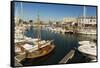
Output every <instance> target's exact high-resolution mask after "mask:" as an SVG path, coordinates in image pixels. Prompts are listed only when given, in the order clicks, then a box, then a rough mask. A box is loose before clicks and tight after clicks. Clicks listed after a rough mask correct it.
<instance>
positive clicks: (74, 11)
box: [14, 2, 96, 21]
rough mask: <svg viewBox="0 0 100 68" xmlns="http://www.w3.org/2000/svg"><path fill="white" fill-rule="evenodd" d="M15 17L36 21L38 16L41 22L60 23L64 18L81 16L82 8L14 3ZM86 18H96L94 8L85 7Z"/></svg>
mask: <svg viewBox="0 0 100 68" xmlns="http://www.w3.org/2000/svg"><path fill="white" fill-rule="evenodd" d="M14 3H15V5H14V7H15V9H14V10H15V17H19V18H21V19H23V20H26V21H28V20H36V18H37V15H38V14H39V16H40V19H41V20H43V21H47V20H53V21H55V20H56V21H60V20H62V19H63V18H65V17H79V16H83V10H84V6H77V5H60V4H44V3H28V2H14ZM86 16H96V7H93V6H86Z"/></svg>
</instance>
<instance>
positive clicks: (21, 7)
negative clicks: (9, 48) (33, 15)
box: [21, 2, 24, 38]
mask: <svg viewBox="0 0 100 68" xmlns="http://www.w3.org/2000/svg"><path fill="white" fill-rule="evenodd" d="M22 18H23V4H22V2H21V20H22ZM21 24H23V20H22V22H21ZM22 35H23V38H24V30H22Z"/></svg>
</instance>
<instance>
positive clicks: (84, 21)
mask: <svg viewBox="0 0 100 68" xmlns="http://www.w3.org/2000/svg"><path fill="white" fill-rule="evenodd" d="M77 22H78V25H79V26H82V25H84V26H85V27H89V26H93V27H96V16H87V17H83V16H82V17H78V18H77Z"/></svg>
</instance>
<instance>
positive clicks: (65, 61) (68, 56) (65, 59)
mask: <svg viewBox="0 0 100 68" xmlns="http://www.w3.org/2000/svg"><path fill="white" fill-rule="evenodd" d="M74 53H75V50H71V51H70V52H69V53H68V54H66V55H65V57H64V58H63V59H62V60H61V61H60V62H59V63H67V62H68V60H70V59H72V58H73V56H74Z"/></svg>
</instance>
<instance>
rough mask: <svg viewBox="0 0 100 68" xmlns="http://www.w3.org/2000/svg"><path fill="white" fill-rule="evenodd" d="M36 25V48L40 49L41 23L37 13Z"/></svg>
mask: <svg viewBox="0 0 100 68" xmlns="http://www.w3.org/2000/svg"><path fill="white" fill-rule="evenodd" d="M37 25H38V34H37V35H38V49H40V44H39V40H41V30H40V29H41V24H40V17H39V13H38V14H37Z"/></svg>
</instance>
